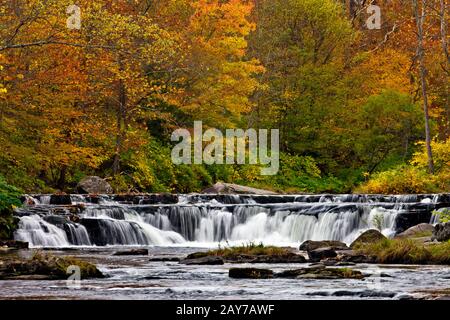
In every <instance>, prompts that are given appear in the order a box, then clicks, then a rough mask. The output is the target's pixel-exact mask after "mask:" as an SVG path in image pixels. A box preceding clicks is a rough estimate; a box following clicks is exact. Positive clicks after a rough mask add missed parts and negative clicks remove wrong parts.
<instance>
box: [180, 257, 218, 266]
mask: <svg viewBox="0 0 450 320" xmlns="http://www.w3.org/2000/svg"><path fill="white" fill-rule="evenodd" d="M180 263H181V264H187V265H221V264H224V261H223V259H222V258H221V257H217V256H206V257H202V258H196V259H182V260H180Z"/></svg>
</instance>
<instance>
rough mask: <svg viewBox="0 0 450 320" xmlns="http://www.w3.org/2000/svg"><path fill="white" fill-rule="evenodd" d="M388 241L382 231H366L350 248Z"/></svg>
mask: <svg viewBox="0 0 450 320" xmlns="http://www.w3.org/2000/svg"><path fill="white" fill-rule="evenodd" d="M384 239H387V238H386V237H385V236H384V235H383V234H382V233H381V232H380V231H378V230H375V229H370V230H367V231H364V232H363V233H362V234H361V235H360V236H359V237H358V238H357V239H356V240H355V241H353V242H352V244H351V245H350V248H352V249H353V248H355V247H356V246H359V245H362V244H367V243H375V242H378V241H381V240H384Z"/></svg>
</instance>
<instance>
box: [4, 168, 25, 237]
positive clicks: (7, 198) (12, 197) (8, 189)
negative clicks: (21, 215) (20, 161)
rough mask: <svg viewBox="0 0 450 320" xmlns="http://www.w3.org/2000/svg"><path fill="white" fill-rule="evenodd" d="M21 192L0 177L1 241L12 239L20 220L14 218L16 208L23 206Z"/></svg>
mask: <svg viewBox="0 0 450 320" xmlns="http://www.w3.org/2000/svg"><path fill="white" fill-rule="evenodd" d="M20 195H21V191H20V190H19V189H17V188H15V187H13V186H10V185H9V184H8V183H7V182H6V181H5V179H4V178H3V177H2V176H0V239H12V237H13V233H14V231H15V230H16V229H17V223H18V219H17V218H15V217H13V210H14V208H16V207H18V206H20V205H21V203H20V199H19V198H20Z"/></svg>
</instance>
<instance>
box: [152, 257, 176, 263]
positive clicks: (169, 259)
mask: <svg viewBox="0 0 450 320" xmlns="http://www.w3.org/2000/svg"><path fill="white" fill-rule="evenodd" d="M148 261H151V262H179V261H181V258H180V257H151V258H150V259H148Z"/></svg>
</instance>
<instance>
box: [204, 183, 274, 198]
mask: <svg viewBox="0 0 450 320" xmlns="http://www.w3.org/2000/svg"><path fill="white" fill-rule="evenodd" d="M202 193H214V194H259V195H275V194H277V193H276V192H273V191H269V190H263V189H256V188H251V187H246V186H241V185H238V184H232V183H222V182H218V183H216V184H215V185H213V186H211V187H209V188H207V189H205V190H203V191H202Z"/></svg>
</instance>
